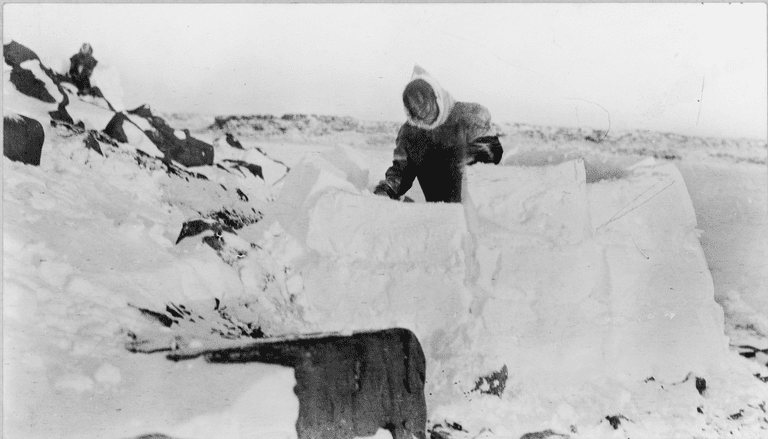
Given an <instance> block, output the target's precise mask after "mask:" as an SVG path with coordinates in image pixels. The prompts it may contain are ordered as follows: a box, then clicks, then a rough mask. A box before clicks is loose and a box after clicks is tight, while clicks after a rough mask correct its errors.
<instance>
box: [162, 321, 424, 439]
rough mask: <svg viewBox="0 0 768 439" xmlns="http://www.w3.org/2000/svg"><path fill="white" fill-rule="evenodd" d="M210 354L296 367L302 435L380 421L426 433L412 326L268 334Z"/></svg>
mask: <svg viewBox="0 0 768 439" xmlns="http://www.w3.org/2000/svg"><path fill="white" fill-rule="evenodd" d="M170 358H173V357H172V356H170ZM206 358H207V360H208V361H210V362H212V363H246V362H261V363H269V364H280V365H283V366H288V367H293V368H294V369H295V376H296V383H297V384H296V387H295V392H296V395H297V396H298V398H299V418H298V420H297V421H296V431H297V433H298V437H299V438H300V439H308V438H313V439H314V438H317V439H351V438H353V437H356V436H373V435H374V434H375V433H376V431H377V430H378V429H379V428H383V429H386V430H388V431H389V432H390V433H391V434H392V437H393V438H395V439H405V438H408V439H410V438H411V435H414V436H416V437H417V438H419V439H426V434H425V426H426V416H427V413H426V402H425V398H424V376H425V359H424V353H423V351H422V349H421V345H420V344H419V341H418V339H417V338H416V336H415V335H414V334H413V333H412V332H411V331H408V330H407V329H399V328H398V329H388V330H384V331H376V332H366V333H357V334H353V335H350V336H321V337H317V338H309V337H305V338H300V339H295V340H275V341H265V342H260V343H254V344H252V345H249V346H245V347H239V348H231V349H223V350H218V351H213V352H210V353H207V354H206Z"/></svg>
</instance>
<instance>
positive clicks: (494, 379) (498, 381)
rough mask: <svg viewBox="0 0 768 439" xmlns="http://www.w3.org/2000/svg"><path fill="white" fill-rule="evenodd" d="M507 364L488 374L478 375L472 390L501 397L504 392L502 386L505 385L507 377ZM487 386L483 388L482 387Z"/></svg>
mask: <svg viewBox="0 0 768 439" xmlns="http://www.w3.org/2000/svg"><path fill="white" fill-rule="evenodd" d="M508 376H509V375H508V370H507V365H506V364H505V365H504V366H502V367H501V369H500V370H499V371H498V372H493V373H491V374H490V375H488V376H484V377H480V378H478V379H477V381H475V388H474V389H472V391H473V392H476V391H479V392H480V393H483V394H486V395H496V396H498V397H499V398H501V395H502V394H503V393H504V388H505V387H506V386H507V378H508ZM486 386H487V387H488V388H487V389H484V387H486Z"/></svg>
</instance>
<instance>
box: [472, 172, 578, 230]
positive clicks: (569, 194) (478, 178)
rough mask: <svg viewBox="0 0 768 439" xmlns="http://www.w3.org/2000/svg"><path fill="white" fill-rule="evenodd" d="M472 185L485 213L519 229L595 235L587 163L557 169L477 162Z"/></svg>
mask: <svg viewBox="0 0 768 439" xmlns="http://www.w3.org/2000/svg"><path fill="white" fill-rule="evenodd" d="M466 173H467V179H468V181H469V184H468V185H467V189H468V191H469V195H470V197H471V198H472V202H473V203H474V205H475V208H476V210H477V213H478V215H479V216H480V217H482V218H485V219H488V220H490V221H492V222H493V223H495V224H497V225H499V226H501V227H503V228H505V229H507V230H509V231H512V232H514V233H519V234H528V235H533V236H539V237H542V238H548V239H552V240H555V241H556V242H558V243H562V242H567V243H574V242H579V241H582V240H584V239H585V238H587V237H589V236H590V235H591V231H590V230H589V210H588V208H587V199H586V171H585V169H584V162H583V161H581V160H579V161H570V162H565V163H562V164H559V165H557V166H551V167H512V166H493V165H487V164H477V165H475V166H472V167H469V168H466Z"/></svg>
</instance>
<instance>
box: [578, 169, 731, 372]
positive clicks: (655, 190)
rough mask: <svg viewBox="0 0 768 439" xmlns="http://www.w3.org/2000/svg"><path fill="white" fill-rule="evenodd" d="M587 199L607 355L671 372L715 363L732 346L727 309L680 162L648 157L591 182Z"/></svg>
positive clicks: (625, 368) (627, 367)
mask: <svg viewBox="0 0 768 439" xmlns="http://www.w3.org/2000/svg"><path fill="white" fill-rule="evenodd" d="M589 199H590V210H591V216H592V219H593V225H594V226H595V239H596V241H597V242H598V243H600V244H601V245H602V246H603V247H604V248H605V261H606V265H607V273H608V276H607V283H608V286H609V289H608V291H609V298H608V300H607V301H606V303H608V304H609V306H610V328H609V329H608V330H607V332H606V333H607V352H606V360H607V361H608V363H609V364H611V365H612V367H614V368H615V371H616V372H619V373H625V374H629V375H630V376H634V377H636V378H642V377H647V376H651V375H653V376H656V377H657V378H658V377H660V376H661V377H664V378H669V379H677V378H682V377H684V376H685V375H686V374H687V373H688V372H690V371H699V370H704V369H706V368H708V367H710V366H717V365H718V364H719V361H720V359H721V358H722V355H723V353H724V351H725V348H726V346H727V343H726V342H725V339H724V336H723V314H722V310H721V309H720V307H719V306H718V305H717V304H716V303H715V302H714V286H713V283H712V277H711V275H710V273H709V269H708V267H707V263H706V260H705V258H704V253H703V251H702V249H701V245H700V244H699V240H698V234H697V231H696V229H695V227H696V216H695V213H694V210H693V205H692V203H691V199H690V197H689V195H688V191H687V189H686V186H685V182H684V181H683V178H682V176H681V175H680V172H679V171H678V170H677V168H676V167H675V166H674V165H672V164H664V165H659V166H656V165H655V164H654V163H648V164H647V166H641V167H639V168H637V169H635V171H634V175H632V176H631V177H629V178H627V179H623V180H616V181H602V182H599V183H596V184H594V185H591V187H590V190H589Z"/></svg>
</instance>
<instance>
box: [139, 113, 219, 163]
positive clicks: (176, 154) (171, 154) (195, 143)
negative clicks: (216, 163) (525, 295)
mask: <svg viewBox="0 0 768 439" xmlns="http://www.w3.org/2000/svg"><path fill="white" fill-rule="evenodd" d="M128 113H129V114H133V115H135V116H138V117H141V118H143V119H145V120H146V121H147V122H149V124H150V126H151V127H152V129H151V130H146V131H144V134H146V135H147V137H149V139H150V140H151V141H152V143H154V144H155V146H157V148H158V149H159V150H160V151H161V152H162V153H163V154H165V156H166V157H167V158H169V159H171V160H175V161H177V162H178V163H180V164H182V165H184V166H186V167H194V166H211V165H213V157H214V152H213V146H212V145H209V144H207V143H205V142H203V141H201V140H198V139H196V138H194V137H192V136H190V135H189V130H186V129H185V130H181V131H183V132H184V134H185V138H184V139H179V138H178V137H176V133H175V132H176V130H175V129H174V128H172V127H171V126H169V125H168V123H167V122H166V121H165V119H163V118H162V117H159V116H155V115H154V114H152V110H151V109H150V108H149V107H148V106H146V105H142V106H140V107H138V108H136V109H133V110H129V111H128Z"/></svg>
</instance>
